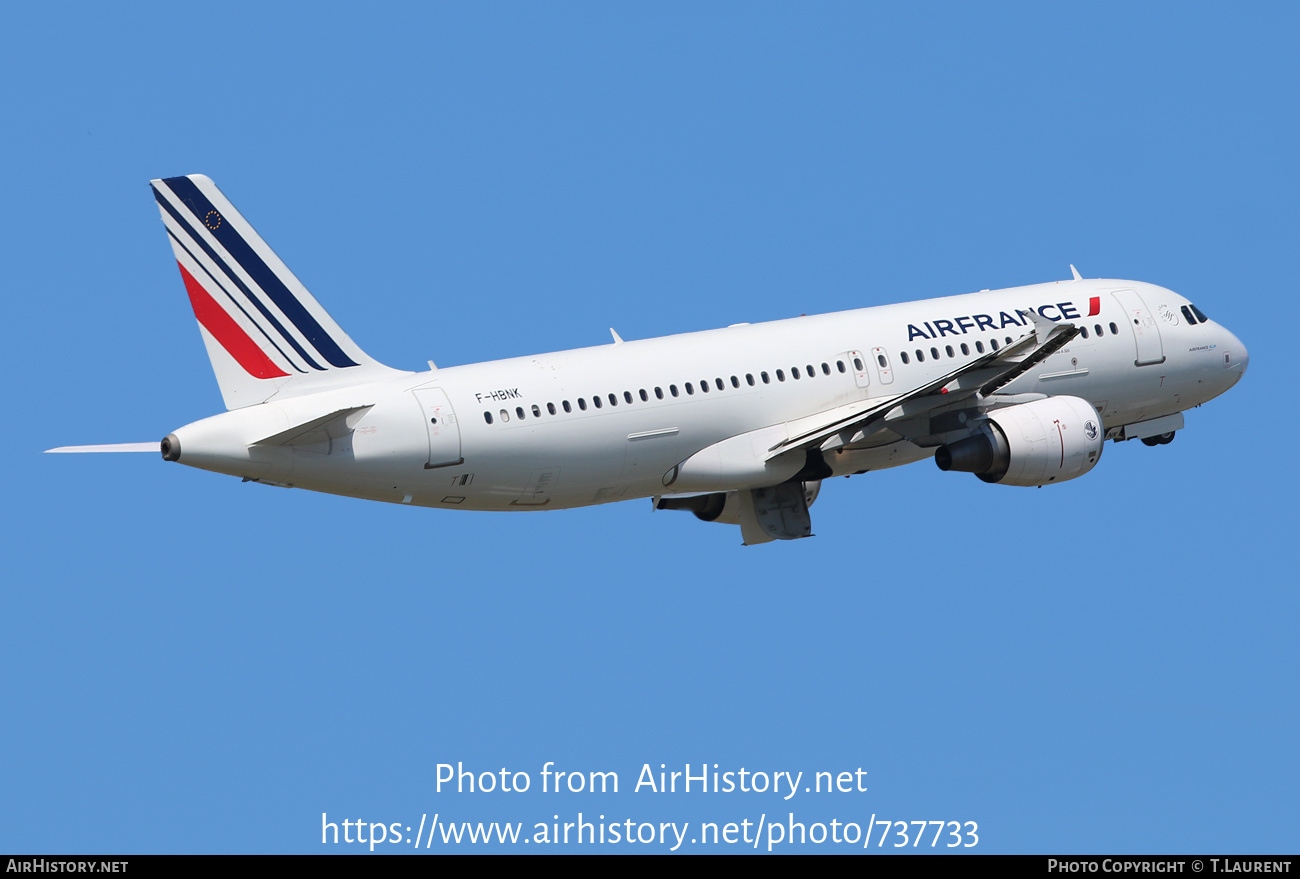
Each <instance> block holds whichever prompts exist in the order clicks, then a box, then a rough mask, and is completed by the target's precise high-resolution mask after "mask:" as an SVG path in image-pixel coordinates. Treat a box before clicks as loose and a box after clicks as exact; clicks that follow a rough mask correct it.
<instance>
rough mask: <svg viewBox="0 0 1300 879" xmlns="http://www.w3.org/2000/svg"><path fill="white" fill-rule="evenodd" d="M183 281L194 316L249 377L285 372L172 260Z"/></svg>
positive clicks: (280, 374) (281, 374)
mask: <svg viewBox="0 0 1300 879" xmlns="http://www.w3.org/2000/svg"><path fill="white" fill-rule="evenodd" d="M176 266H177V268H179V269H180V270H181V278H183V279H184V281H185V292H187V293H189V294H190V305H191V306H192V307H193V308H194V316H195V317H197V318H198V319H199V323H200V324H202V325H203V328H204V329H205V330H207V331H208V332H209V333H211V334H212V337H213V338H214V339H216V340H217V342H219V343H220V344H221V347H222V348H225V349H226V353H227V354H229V355H230V356H231V357H233V358H235V361H236V362H237V363H238V364H239V365H240V366H242V367H243V368H244V372H247V373H248V374H249V375H251V376H252V377H253V378H279V377H281V376H285V375H288V374H289V373H287V372H285V371H284V370H282V369H280V367H278V366H276V365H275V364H274V363H272V362H271V359H270V358H269V357H267V356H266V353H265V352H263V351H262V349H261V348H259V347H257V343H256V342H254V341H253V340H252V339H250V338H249V337H248V333H246V332H244V331H243V330H242V329H240V326H239V324H237V323H235V319H234V318H232V317H231V316H230V315H228V314H226V310H225V309H224V308H222V307H221V306H220V305H218V304H217V303H216V301H215V300H214V299H213V298H212V297H211V296H209V295H208V291H207V290H204V289H203V285H202V284H200V283H199V282H198V281H196V280H194V276H193V275H191V274H190V273H189V272H187V271H185V266H183V265H181V264H180V263H176Z"/></svg>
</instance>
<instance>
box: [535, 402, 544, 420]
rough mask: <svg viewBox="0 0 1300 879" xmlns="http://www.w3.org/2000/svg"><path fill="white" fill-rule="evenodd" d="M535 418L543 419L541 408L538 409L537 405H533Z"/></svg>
mask: <svg viewBox="0 0 1300 879" xmlns="http://www.w3.org/2000/svg"><path fill="white" fill-rule="evenodd" d="M533 417H534V418H541V417H542V410H541V408H540V407H538V405H537V404H536V403H534V404H533Z"/></svg>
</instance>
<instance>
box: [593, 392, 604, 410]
mask: <svg viewBox="0 0 1300 879" xmlns="http://www.w3.org/2000/svg"><path fill="white" fill-rule="evenodd" d="M591 405H593V406H595V407H596V408H597V409H599V408H600V407H601V406H603V405H604V404H603V403H601V402H600V394H596V395H594V396H593V397H592V398H591Z"/></svg>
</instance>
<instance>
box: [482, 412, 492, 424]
mask: <svg viewBox="0 0 1300 879" xmlns="http://www.w3.org/2000/svg"><path fill="white" fill-rule="evenodd" d="M483 420H484V421H486V422H487V423H488V424H491V423H492V413H491V412H484V413H483Z"/></svg>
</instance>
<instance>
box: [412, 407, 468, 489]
mask: <svg viewBox="0 0 1300 879" xmlns="http://www.w3.org/2000/svg"><path fill="white" fill-rule="evenodd" d="M411 393H413V394H415V399H416V400H417V401H418V402H419V404H420V410H421V411H422V412H423V414H424V426H425V429H426V430H427V431H428V434H429V460H428V462H427V463H426V464H425V465H424V469H425V470H432V469H433V468H435V467H447V466H450V465H452V464H461V463H463V462H464V460H465V459H464V458H462V457H461V454H460V425H458V424H457V423H456V413H455V412H454V411H452V408H451V401H450V400H448V399H447V392H446V391H444V390H443V389H442V388H439V387H423V388H416V389H415V390H414V391H412V392H411Z"/></svg>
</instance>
